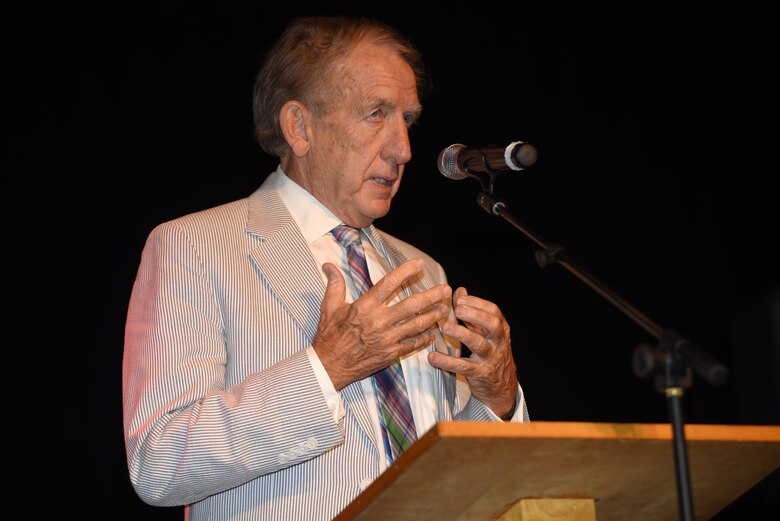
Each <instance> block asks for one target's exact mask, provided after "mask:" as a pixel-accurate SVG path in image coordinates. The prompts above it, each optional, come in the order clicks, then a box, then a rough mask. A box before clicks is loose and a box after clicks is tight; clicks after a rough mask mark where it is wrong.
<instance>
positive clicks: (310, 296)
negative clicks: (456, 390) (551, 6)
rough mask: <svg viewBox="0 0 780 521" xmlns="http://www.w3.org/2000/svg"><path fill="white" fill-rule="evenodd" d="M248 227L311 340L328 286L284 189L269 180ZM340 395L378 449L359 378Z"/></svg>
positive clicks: (258, 258)
mask: <svg viewBox="0 0 780 521" xmlns="http://www.w3.org/2000/svg"><path fill="white" fill-rule="evenodd" d="M246 230H247V233H248V234H249V235H251V236H254V237H256V239H257V240H256V243H255V244H254V245H253V246H252V247H251V248H250V250H249V256H250V257H251V258H252V260H253V261H254V262H255V264H256V265H257V266H258V268H259V271H260V274H261V276H263V277H265V278H266V279H267V281H268V286H269V287H270V288H271V290H272V291H274V292H275V293H276V295H277V296H278V298H279V300H280V301H281V302H282V304H283V305H284V307H285V308H286V309H287V311H288V312H289V313H290V315H291V316H292V317H293V319H294V320H295V322H296V323H297V324H298V325H299V326H300V327H301V329H302V330H303V331H304V333H305V335H306V337H307V338H308V339H309V343H311V341H312V340H313V339H314V336H315V335H316V333H317V326H318V324H319V317H320V304H321V303H322V299H323V298H324V296H325V284H324V283H323V281H322V278H321V276H320V273H319V271H318V270H319V266H317V262H316V261H315V259H314V257H313V256H312V254H311V250H310V249H309V246H308V244H306V240H305V239H304V237H303V235H302V234H301V232H300V230H299V229H298V226H297V225H296V224H295V221H294V220H293V218H292V216H291V215H290V212H289V211H288V210H287V207H286V206H285V205H284V203H283V202H282V200H281V198H280V197H279V193H278V192H277V191H276V190H275V189H274V188H272V187H269V186H267V183H264V184H263V185H262V186H261V187H260V188H258V189H257V190H256V191H255V192H254V193H253V194H252V195H251V196H250V198H249V215H248V219H247V228H246ZM341 396H342V399H343V401H344V406H345V409H346V410H347V411H348V413H351V414H352V416H353V417H354V418H355V420H356V421H357V423H358V425H359V426H360V428H361V429H362V430H363V432H364V434H365V435H366V436H367V438H368V439H370V440H371V441H372V442H374V447H375V449H376V450H377V451H378V450H379V448H378V447H377V446H376V444H375V443H376V440H374V429H373V426H372V422H371V418H370V416H369V414H368V407H367V405H366V401H365V397H364V396H363V390H362V388H361V384H360V382H354V383H352V384H350V385H348V386H346V387H345V388H343V389H342V390H341Z"/></svg>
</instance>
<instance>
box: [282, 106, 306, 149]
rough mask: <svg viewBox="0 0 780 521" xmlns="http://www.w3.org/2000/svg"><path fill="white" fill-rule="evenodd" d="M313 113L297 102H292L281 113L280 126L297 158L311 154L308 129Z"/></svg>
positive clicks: (283, 107)
mask: <svg viewBox="0 0 780 521" xmlns="http://www.w3.org/2000/svg"><path fill="white" fill-rule="evenodd" d="M310 118H311V113H310V112H309V110H308V109H307V108H306V105H304V104H303V103H301V102H300V101H297V100H290V101H288V102H287V103H285V104H284V105H282V109H281V110H280V111H279V126H280V127H281V129H282V134H284V139H285V140H286V141H287V144H288V145H290V149H291V150H292V153H293V154H295V156H296V157H303V156H305V155H306V154H307V153H308V152H309V147H310V143H309V133H308V132H307V127H308V123H309V119H310Z"/></svg>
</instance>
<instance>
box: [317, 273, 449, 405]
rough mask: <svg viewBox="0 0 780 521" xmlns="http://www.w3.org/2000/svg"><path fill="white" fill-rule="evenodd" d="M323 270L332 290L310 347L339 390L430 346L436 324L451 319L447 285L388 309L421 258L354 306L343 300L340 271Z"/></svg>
mask: <svg viewBox="0 0 780 521" xmlns="http://www.w3.org/2000/svg"><path fill="white" fill-rule="evenodd" d="M322 268H323V271H324V272H325V275H326V277H327V279H328V286H327V288H326V290H325V297H324V298H323V300H322V305H321V306H320V322H319V325H318V326H317V334H316V335H315V336H314V340H313V342H312V346H313V347H314V351H315V352H316V353H317V356H319V358H320V361H322V365H323V366H324V367H325V370H326V371H327V372H328V375H329V376H330V379H331V380H332V381H333V385H334V387H335V388H336V390H339V389H342V388H343V387H345V386H347V385H348V384H350V383H352V382H354V381H357V380H360V379H362V378H365V377H366V376H369V375H371V374H373V373H375V372H377V371H379V370H381V369H383V368H385V367H387V366H388V365H390V363H391V362H392V361H393V360H395V359H397V358H399V357H401V356H404V355H406V354H408V353H411V352H413V351H416V350H418V349H420V348H422V347H425V346H427V345H429V344H430V343H431V342H433V339H434V336H435V332H436V324H437V322H439V321H440V320H441V319H443V318H445V317H446V316H447V314H448V311H449V305H448V301H449V299H450V297H451V296H452V289H451V288H450V287H449V286H446V285H439V286H436V287H433V288H430V289H428V290H426V291H424V292H421V293H415V294H413V295H412V296H410V297H408V298H405V299H403V300H401V301H400V302H397V303H395V304H393V305H390V304H389V302H390V301H391V300H392V299H393V297H394V296H395V295H396V294H397V292H398V291H399V290H400V288H401V286H402V285H403V284H404V282H406V281H407V280H409V279H411V278H413V277H415V276H417V275H418V274H419V273H420V272H421V271H422V269H423V262H422V260H420V259H412V260H409V261H407V262H405V263H403V264H402V265H401V266H399V267H398V268H396V269H394V270H393V271H391V272H390V273H388V274H387V275H385V276H384V278H382V280H380V281H379V282H378V283H377V284H376V285H374V286H373V287H372V288H371V289H370V290H368V291H367V292H366V293H364V294H363V295H361V296H360V298H358V299H357V300H355V302H353V303H352V304H347V302H346V301H345V298H344V297H345V294H346V284H345V282H344V277H343V276H342V275H341V272H340V271H339V270H338V268H336V266H334V265H333V264H331V263H325V264H324V265H323V267H322Z"/></svg>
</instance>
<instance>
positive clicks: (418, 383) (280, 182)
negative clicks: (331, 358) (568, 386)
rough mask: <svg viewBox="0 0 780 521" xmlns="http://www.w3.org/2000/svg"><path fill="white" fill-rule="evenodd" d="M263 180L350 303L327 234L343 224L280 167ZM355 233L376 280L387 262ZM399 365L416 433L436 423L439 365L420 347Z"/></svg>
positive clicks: (342, 257) (372, 400) (338, 253)
mask: <svg viewBox="0 0 780 521" xmlns="http://www.w3.org/2000/svg"><path fill="white" fill-rule="evenodd" d="M269 181H270V182H272V183H273V185H274V186H275V187H276V189H277V190H278V191H279V195H280V197H281V199H282V201H283V202H284V203H285V205H286V206H287V209H288V210H289V211H290V214H291V215H292V217H293V219H294V220H295V222H296V224H297V225H298V227H299V228H300V230H301V233H302V234H303V236H304V238H305V239H306V242H307V244H308V245H309V247H310V248H311V251H312V255H313V256H314V259H315V260H316V261H317V263H318V264H319V265H320V266H322V265H323V264H324V263H325V262H331V263H333V264H334V265H336V266H338V267H339V268H340V269H341V272H342V275H343V276H344V279H345V281H346V283H347V295H346V300H347V302H352V301H353V300H354V298H355V294H356V289H355V285H354V283H353V282H352V277H351V275H350V274H349V273H348V272H347V271H346V270H345V267H346V265H347V264H346V252H345V250H344V248H343V247H342V246H341V245H340V244H339V242H338V241H337V240H336V238H335V237H333V235H332V234H331V233H330V231H331V230H332V229H333V228H335V227H336V226H338V225H339V224H344V223H343V222H342V221H341V220H340V219H339V218H338V217H336V216H335V215H334V214H333V212H331V211H330V210H328V209H327V208H326V207H325V206H323V205H322V203H320V202H319V201H318V200H317V199H315V198H314V196H312V195H311V194H310V193H309V192H307V191H306V190H304V189H303V188H302V187H301V186H300V185H298V184H297V183H295V182H294V181H292V180H291V179H290V178H289V177H287V176H286V175H285V174H284V172H282V170H281V167H279V168H277V170H276V171H275V172H274V173H272V174H271V176H270V177H269ZM360 235H361V241H362V243H363V251H364V253H365V256H366V262H367V264H368V271H369V275H370V277H371V281H372V283H374V284H376V283H377V282H378V281H379V280H381V279H382V277H384V276H385V274H386V273H387V272H388V267H387V262H386V261H385V259H384V258H383V257H382V256H381V254H380V253H379V252H378V251H377V249H376V248H375V247H374V245H373V244H372V243H371V240H370V238H369V237H368V236H367V235H366V234H365V233H363V232H361V234H360ZM321 275H322V279H323V282H325V283H327V277H326V276H325V274H324V273H323V272H321ZM396 300H397V299H396ZM307 354H308V355H309V359H310V361H311V364H312V367H313V368H314V371H315V373H316V375H317V378H318V380H319V383H320V386H321V387H322V391H323V394H324V396H325V398H326V400H327V402H328V404H329V405H330V407H331V411H332V412H333V420H334V421H335V422H338V421H339V419H340V418H342V417H343V416H344V414H345V412H344V405H343V403H342V401H341V398H340V396H339V393H338V392H337V391H336V389H335V388H334V387H333V383H332V382H331V380H330V377H329V376H328V374H327V372H326V371H325V368H324V367H323V365H322V362H321V361H320V359H319V357H318V356H317V354H316V353H315V351H314V349H313V348H312V347H309V348H308V350H307ZM401 367H402V369H403V372H404V378H405V380H406V386H407V392H408V394H409V402H410V405H411V408H412V415H413V417H414V422H415V427H416V429H417V434H418V437H419V436H422V434H424V433H425V432H427V431H428V430H429V429H430V428H431V427H433V426H434V425H435V423H436V418H435V417H434V415H433V414H432V412H431V411H433V410H434V409H435V404H436V402H435V397H434V393H433V387H432V386H433V379H432V378H431V374H430V373H431V372H432V371H438V370H439V369H436V368H434V367H432V366H431V365H429V364H428V361H427V352H426V351H425V349H424V348H423V349H420V350H419V351H417V352H416V353H413V354H411V355H409V356H406V357H403V358H402V360H401ZM361 385H362V387H363V393H364V395H365V399H366V402H367V403H368V404H369V411H370V414H371V418H372V421H373V424H374V437H375V442H376V444H377V447H380V448H383V447H384V445H383V442H382V430H381V425H380V422H379V411H378V407H377V404H376V397H375V394H374V390H373V386H372V383H371V378H370V377H369V378H364V379H363V380H361ZM495 419H496V420H498V419H499V418H498V417H496V418H495ZM381 460H382V461H381V463H380V467H381V469H382V470H383V471H384V469H385V468H386V467H387V461H386V459H385V458H381Z"/></svg>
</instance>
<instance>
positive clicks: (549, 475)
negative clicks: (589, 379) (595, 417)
mask: <svg viewBox="0 0 780 521" xmlns="http://www.w3.org/2000/svg"><path fill="white" fill-rule="evenodd" d="M685 437H686V442H687V450H688V464H689V468H690V474H691V488H692V494H693V507H694V512H695V515H696V519H697V520H706V519H710V518H712V517H713V516H714V515H715V514H717V513H718V512H719V511H721V510H722V509H723V508H725V507H726V506H727V505H728V504H730V503H731V502H733V501H734V500H735V499H736V498H738V497H739V496H740V495H742V494H743V493H744V492H746V491H747V490H749V489H750V488H751V487H752V486H754V485H755V484H757V483H758V482H760V481H761V480H762V479H764V478H765V477H766V476H767V475H768V474H770V473H771V472H772V471H774V470H775V469H777V468H778V467H780V427H774V426H740V425H695V424H688V425H686V426H685ZM675 479H676V478H675V470H674V451H673V445H672V426H671V425H670V424H614V423H574V422H541V421H539V422H530V423H522V424H518V423H490V422H445V423H440V424H438V425H436V426H435V427H434V428H433V429H431V430H430V431H429V432H428V433H426V434H425V435H424V436H423V437H422V438H420V440H418V442H417V443H415V444H414V445H413V446H412V447H411V448H410V449H409V450H408V451H407V452H405V453H404V454H403V455H402V457H400V458H399V459H398V460H397V461H396V463H395V464H394V465H393V466H392V467H390V468H389V469H388V470H387V471H386V472H385V473H384V474H382V475H381V476H380V477H379V478H378V479H377V480H376V481H375V482H374V483H372V484H371V485H370V486H369V487H368V488H367V489H366V490H365V491H364V492H363V494H361V495H360V496H359V497H358V498H357V499H356V500H355V501H353V502H352V503H351V504H350V505H349V506H347V508H345V509H344V510H343V511H342V512H341V514H339V516H337V517H336V520H338V521H346V520H353V519H354V520H371V521H382V520H388V521H390V520H392V521H402V520H415V521H418V520H428V519H431V520H436V521H448V520H458V521H488V520H502V521H531V520H540V519H545V520H547V519H549V520H552V519H555V520H570V519H576V520H580V519H582V520H590V519H598V521H613V520H620V521H624V520H626V519H641V520H643V521H655V520H657V521H669V520H675V519H679V510H678V502H677V483H676V481H675Z"/></svg>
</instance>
